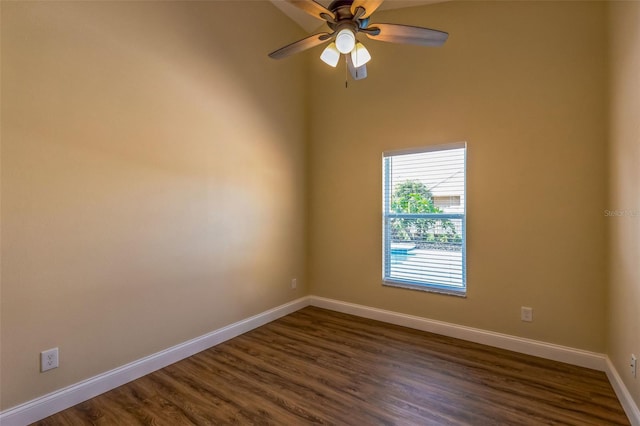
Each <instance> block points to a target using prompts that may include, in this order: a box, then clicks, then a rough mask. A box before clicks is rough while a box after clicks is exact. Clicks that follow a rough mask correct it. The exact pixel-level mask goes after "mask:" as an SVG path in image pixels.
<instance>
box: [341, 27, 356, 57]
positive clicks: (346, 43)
mask: <svg viewBox="0 0 640 426" xmlns="http://www.w3.org/2000/svg"><path fill="white" fill-rule="evenodd" d="M355 45H356V35H355V34H354V33H353V31H351V30H350V29H347V28H344V29H342V30H340V31H339V32H338V35H336V48H337V49H338V51H340V53H344V54H347V53H349V52H351V51H352V50H353V48H354V47H355Z"/></svg>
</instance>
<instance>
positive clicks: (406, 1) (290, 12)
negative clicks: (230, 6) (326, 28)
mask: <svg viewBox="0 0 640 426" xmlns="http://www.w3.org/2000/svg"><path fill="white" fill-rule="evenodd" d="M270 1H271V3H273V4H274V5H275V6H276V7H277V8H278V9H280V10H281V11H282V12H283V13H284V14H285V15H287V16H288V17H289V18H291V19H292V20H293V21H294V22H296V23H297V24H298V25H300V27H302V29H304V30H305V31H306V32H308V33H312V32H315V31H317V30H318V29H319V28H320V27H321V26H323V25H324V24H323V23H322V21H320V20H319V19H316V18H314V17H312V16H310V15H308V14H306V13H305V12H303V11H301V10H300V9H298V8H297V7H296V6H293V5H292V4H291V3H288V2H287V1H286V0H270ZM316 1H317V2H318V3H320V4H321V5H323V6H324V7H328V6H329V4H330V3H331V0H316ZM442 1H446V0H385V2H384V3H382V5H381V6H380V7H379V8H378V10H388V9H400V8H403V7H412V6H421V5H424V4H430V3H440V2H442Z"/></svg>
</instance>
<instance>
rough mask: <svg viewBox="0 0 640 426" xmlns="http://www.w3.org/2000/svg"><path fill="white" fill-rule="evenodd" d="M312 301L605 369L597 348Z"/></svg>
mask: <svg viewBox="0 0 640 426" xmlns="http://www.w3.org/2000/svg"><path fill="white" fill-rule="evenodd" d="M311 305H312V306H317V307H319V308H325V309H331V310H333V311H338V312H342V313H345V314H352V315H357V316H359V317H364V318H369V319H374V320H378V321H384V322H387V323H390V324H395V325H401V326H404V327H410V328H414V329H416V330H422V331H428V332H431V333H437V334H441V335H444V336H449V337H455V338H458V339H463V340H467V341H470V342H475V343H481V344H483V345H489V346H494V347H496V348H501V349H507V350H510V351H515V352H520V353H523V354H527V355H533V356H538V357H541V358H546V359H550V360H553V361H561V362H566V363H568V364H573V365H578V366H580V367H586V368H591V369H594V370H599V371H605V369H606V363H605V359H606V356H605V355H604V354H599V353H596V352H589V351H584V350H581V349H574V348H570V347H567V346H560V345H555V344H553V343H546V342H541V341H538V340H532V339H525V338H522V337H516V336H511V335H508V334H502V333H496V332H494V331H487V330H481V329H478V328H472V327H466V326H463V325H457V324H451V323H448V322H443V321H436V320H432V319H427V318H422V317H417V316H413V315H407V314H401V313H398V312H393V311H385V310H383V309H377V308H370V307H368V306H363V305H356V304H354V303H347V302H341V301H339V300H333V299H327V298H324V297H317V296H311Z"/></svg>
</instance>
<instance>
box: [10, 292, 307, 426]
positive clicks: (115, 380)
mask: <svg viewBox="0 0 640 426" xmlns="http://www.w3.org/2000/svg"><path fill="white" fill-rule="evenodd" d="M308 305H309V296H305V297H302V298H299V299H296V300H294V301H292V302H289V303H285V304H284V305H280V306H278V307H275V308H273V309H270V310H268V311H265V312H262V313H260V314H257V315H254V316H252V317H250V318H247V319H244V320H241V321H238V322H235V323H233V324H230V325H228V326H226V327H222V328H219V329H217V330H215V331H212V332H211V333H207V334H205V335H202V336H200V337H196V338H195V339H192V340H189V341H187V342H184V343H181V344H179V345H176V346H173V347H171V348H169V349H165V350H163V351H160V352H157V353H155V354H152V355H149V356H147V357H144V358H141V359H139V360H137V361H134V362H132V363H129V364H126V365H123V366H121V367H118V368H115V369H113V370H111V371H107V372H105V373H102V374H98V375H97V376H95V377H92V378H90V379H87V380H83V381H82V382H79V383H76V384H74V385H71V386H68V387H66V388H63V389H60V390H57V391H55V392H52V393H50V394H48V395H44V396H42V397H40V398H36V399H34V400H31V401H29V402H26V403H24V404H21V405H18V406H16V407H13V408H10V409H8V410H5V411H3V412H2V413H0V425H2V426H22V425H28V424H31V423H33V422H36V421H38V420H41V419H44V418H45V417H48V416H50V415H52V414H55V413H57V412H59V411H62V410H65V409H67V408H69V407H73V406H74V405H76V404H79V403H81V402H83V401H86V400H88V399H91V398H93V397H95V396H98V395H100V394H102V393H104V392H107V391H109V390H111V389H114V388H116V387H118V386H122V385H124V384H125V383H128V382H130V381H132V380H135V379H138V378H140V377H142V376H144V375H146V374H149V373H152V372H154V371H156V370H159V369H161V368H164V367H166V366H168V365H170V364H173V363H175V362H177V361H180V360H182V359H185V358H188V357H190V356H192V355H195V354H196V353H198V352H201V351H203V350H205V349H208V348H210V347H212V346H215V345H217V344H219V343H222V342H224V341H226V340H229V339H232V338H234V337H236V336H239V335H241V334H243V333H246V332H247V331H249V330H253V329H254V328H257V327H260V326H262V325H264V324H266V323H268V322H271V321H274V320H276V319H278V318H280V317H283V316H285V315H288V314H290V313H292V312H295V311H297V310H299V309H302V308H304V307H305V306H308Z"/></svg>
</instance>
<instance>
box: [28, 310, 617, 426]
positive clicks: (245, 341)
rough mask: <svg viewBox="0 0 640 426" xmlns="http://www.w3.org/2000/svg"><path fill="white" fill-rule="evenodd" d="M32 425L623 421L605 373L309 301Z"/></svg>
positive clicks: (361, 424) (582, 424) (591, 422)
mask: <svg viewBox="0 0 640 426" xmlns="http://www.w3.org/2000/svg"><path fill="white" fill-rule="evenodd" d="M36 424H37V425H42V426H45V425H161V426H163V425H167V426H175V425H226V424H241V425H245V424H265V425H266V424H272V425H305V424H336V425H357V426H363V425H542V424H567V425H580V426H584V425H628V424H629V421H628V419H627V418H626V416H625V414H624V411H623V410H622V407H621V406H620V403H619V402H618V400H617V399H616V396H615V394H614V392H613V389H612V388H611V386H610V384H609V382H608V381H607V378H606V376H605V374H604V373H602V372H599V371H594V370H589V369H585V368H581V367H575V366H571V365H568V364H563V363H559V362H554V361H548V360H544V359H541V358H536V357H531V356H527V355H522V354H518V353H514V352H510V351H505V350H501V349H496V348H491V347H488V346H483V345H479V344H475V343H470V342H465V341H462V340H457V339H453V338H449V337H444V336H439V335H435V334H431V333H425V332H421V331H417V330H412V329H408V328H404V327H398V326H394V325H389V324H385V323H381V322H377V321H372V320H368V319H363V318H359V317H355V316H350V315H345V314H340V313H336V312H333V311H328V310H323V309H319V308H314V307H308V308H305V309H302V310H300V311H298V312H295V313H293V314H291V315H288V316H286V317H283V318H281V319H279V320H276V321H274V322H272V323H270V324H267V325H265V326H263V327H260V328H258V329H255V330H253V331H250V332H248V333H246V334H244V335H242V336H239V337H236V338H235V339H232V340H229V341H227V342H225V343H222V344H220V345H218V346H216V347H214V348H211V349H209V350H206V351H203V352H201V353H199V354H196V355H194V356H192V357H190V358H188V359H185V360H183V361H180V362H178V363H176V364H173V365H170V366H168V367H166V368H164V369H162V370H159V371H157V372H155V373H152V374H149V375H147V376H145V377H142V378H140V379H138V380H136V381H134V382H131V383H129V384H127V385H124V386H121V387H119V388H117V389H114V390H112V391H110V392H107V393H105V394H103V395H100V396H98V397H96V398H94V399H91V400H89V401H87V402H84V403H81V404H79V405H77V406H75V407H72V408H70V409H68V410H65V411H62V412H60V413H58V414H56V415H53V416H51V417H48V418H46V419H44V420H42V421H40V422H38V423H36Z"/></svg>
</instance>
